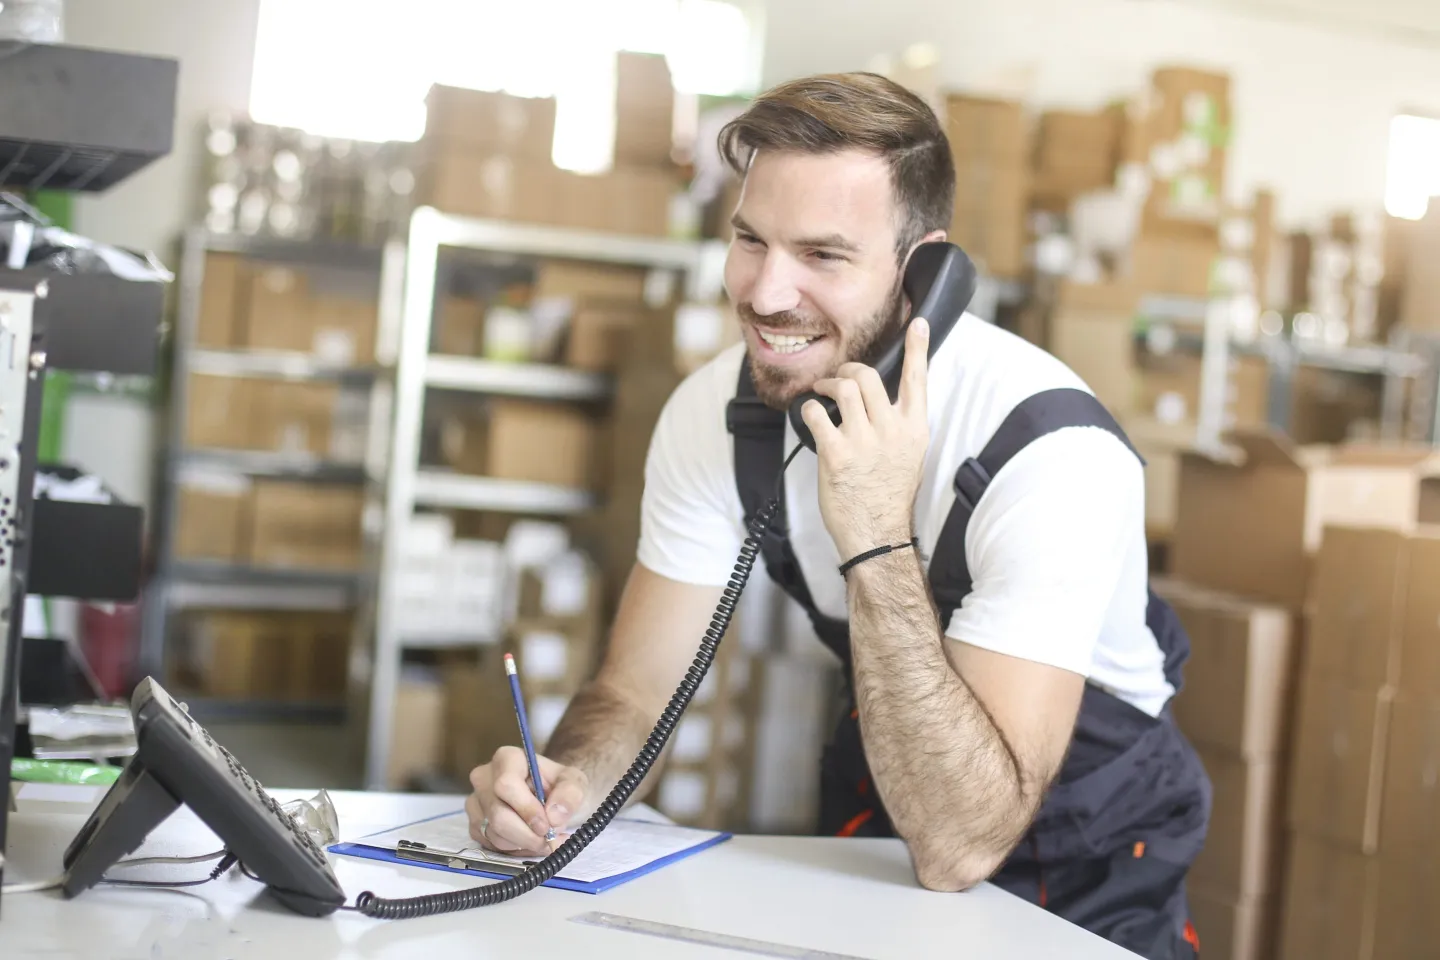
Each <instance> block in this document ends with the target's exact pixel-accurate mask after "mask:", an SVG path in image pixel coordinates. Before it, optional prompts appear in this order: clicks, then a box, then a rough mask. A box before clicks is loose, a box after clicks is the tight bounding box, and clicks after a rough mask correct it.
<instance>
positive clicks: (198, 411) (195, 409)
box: [185, 373, 256, 450]
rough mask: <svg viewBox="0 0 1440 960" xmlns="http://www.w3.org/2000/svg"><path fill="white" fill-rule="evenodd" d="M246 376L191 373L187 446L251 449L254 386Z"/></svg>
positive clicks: (186, 403) (187, 397)
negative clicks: (250, 413) (250, 426)
mask: <svg viewBox="0 0 1440 960" xmlns="http://www.w3.org/2000/svg"><path fill="white" fill-rule="evenodd" d="M255 382H256V381H252V380H247V379H245V378H243V377H224V376H213V375H211V374H208V373H192V374H190V380H189V383H188V385H187V389H186V397H185V405H186V410H185V446H187V447H200V448H206V447H210V448H217V449H226V450H243V449H247V448H249V447H250V446H251V440H250V430H249V423H250V420H249V415H248V414H249V411H251V410H252V409H253V404H252V401H253V393H252V390H253V384H254V383H255Z"/></svg>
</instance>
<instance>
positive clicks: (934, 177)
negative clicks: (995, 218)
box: [719, 73, 955, 257]
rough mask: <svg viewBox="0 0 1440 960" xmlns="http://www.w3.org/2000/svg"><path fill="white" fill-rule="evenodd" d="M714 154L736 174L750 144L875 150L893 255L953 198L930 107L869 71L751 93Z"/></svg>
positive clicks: (949, 167) (941, 136) (945, 221)
mask: <svg viewBox="0 0 1440 960" xmlns="http://www.w3.org/2000/svg"><path fill="white" fill-rule="evenodd" d="M719 146H720V156H721V157H722V158H723V159H724V161H725V163H726V164H727V165H728V166H729V167H730V168H731V169H732V170H734V171H735V173H736V174H738V175H739V176H741V177H743V176H744V175H745V171H746V169H747V168H748V166H749V163H750V158H751V157H752V156H754V152H755V151H756V150H758V149H769V150H781V151H785V150H793V151H799V152H802V153H834V152H837V151H840V150H845V149H860V150H869V151H871V152H874V153H878V154H879V155H880V156H881V157H882V158H883V159H884V160H885V162H886V163H887V164H888V165H889V167H890V184H891V187H892V189H893V190H894V194H895V204H896V207H897V208H898V209H899V211H900V223H899V224H898V225H897V233H898V237H897V246H898V251H897V252H898V255H899V256H901V257H904V256H905V254H906V253H908V252H909V250H910V247H911V246H913V245H914V244H915V243H916V242H917V241H918V240H919V239H920V238H921V237H923V236H924V235H925V234H927V233H929V232H930V231H931V230H945V229H948V228H949V226H950V217H951V215H952V213H953V212H954V206H955V161H954V159H953V158H952V157H951V155H950V141H949V140H947V139H946V137H945V131H944V129H943V128H942V127H941V126H940V121H939V120H938V119H936V117H935V111H933V110H931V109H930V107H929V105H928V104H926V103H925V101H924V100H922V99H921V98H920V97H918V96H916V95H915V94H914V93H911V92H910V91H909V90H907V89H905V88H904V87H902V86H901V85H900V84H898V83H895V82H894V81H893V80H889V79H886V78H885V77H882V76H880V75H879V74H876V73H828V74H821V75H818V76H813V77H802V78H801V79H799V80H791V81H789V82H787V83H782V84H780V85H779V86H777V87H774V88H772V89H770V90H767V91H766V92H765V93H762V94H761V95H760V96H759V97H757V98H756V99H755V100H754V101H753V102H752V103H751V104H750V107H749V109H747V110H746V111H745V112H744V113H743V114H741V115H740V116H738V117H736V118H735V119H734V120H731V121H730V122H729V123H727V124H726V125H725V126H724V127H723V128H722V129H721V130H720V135H719Z"/></svg>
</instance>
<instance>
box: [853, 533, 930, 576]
mask: <svg viewBox="0 0 1440 960" xmlns="http://www.w3.org/2000/svg"><path fill="white" fill-rule="evenodd" d="M916 545H917V539H916V538H915V537H911V538H910V542H909V543H894V544H890V545H889V546H884V547H876V548H875V549H874V550H866V551H865V552H864V553H862V554H859V555H858V556H854V557H851V558H850V559H849V560H846V561H845V562H844V563H842V564H840V576H842V577H843V576H845V574H846V573H847V572H848V571H849V570H850V568H851V567H853V566H855V564H857V563H864V562H865V561H866V560H873V559H875V558H876V557H883V556H884V555H885V554H887V553H894V552H895V551H896V550H904V549H905V548H906V547H913V546H916Z"/></svg>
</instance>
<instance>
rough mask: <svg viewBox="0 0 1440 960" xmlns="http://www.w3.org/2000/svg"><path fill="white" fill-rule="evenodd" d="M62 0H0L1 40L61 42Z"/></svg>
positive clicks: (63, 3)
mask: <svg viewBox="0 0 1440 960" xmlns="http://www.w3.org/2000/svg"><path fill="white" fill-rule="evenodd" d="M64 24H65V0H0V41H5V40H26V41H29V42H31V43H62V42H63V41H64V40H65V26H64Z"/></svg>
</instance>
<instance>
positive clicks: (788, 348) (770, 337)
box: [755, 329, 825, 354]
mask: <svg viewBox="0 0 1440 960" xmlns="http://www.w3.org/2000/svg"><path fill="white" fill-rule="evenodd" d="M755 332H756V333H757V334H759V335H760V339H761V340H763V341H765V345H766V346H767V347H769V348H770V349H771V350H773V351H775V352H776V353H780V354H787V353H799V352H800V351H801V350H804V349H805V348H806V347H808V346H810V344H812V343H814V342H815V341H817V340H823V339H824V336H825V335H824V334H820V333H815V334H794V333H766V332H765V331H764V330H759V329H757V330H756V331H755Z"/></svg>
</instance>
